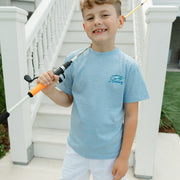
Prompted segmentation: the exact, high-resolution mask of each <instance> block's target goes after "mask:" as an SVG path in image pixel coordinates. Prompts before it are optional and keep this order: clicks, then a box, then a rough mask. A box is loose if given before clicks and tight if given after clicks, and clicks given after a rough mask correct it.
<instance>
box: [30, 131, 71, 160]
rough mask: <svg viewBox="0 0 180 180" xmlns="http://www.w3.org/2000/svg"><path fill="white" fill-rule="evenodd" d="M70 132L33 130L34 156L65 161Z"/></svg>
mask: <svg viewBox="0 0 180 180" xmlns="http://www.w3.org/2000/svg"><path fill="white" fill-rule="evenodd" d="M68 133H69V132H68V131H66V130H57V129H49V128H33V138H32V141H33V146H34V156H35V157H43V158H52V159H64V155H65V151H66V142H67V137H68Z"/></svg>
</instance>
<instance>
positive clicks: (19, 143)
mask: <svg viewBox="0 0 180 180" xmlns="http://www.w3.org/2000/svg"><path fill="white" fill-rule="evenodd" d="M26 21H27V12H26V11H24V10H22V9H19V8H16V7H0V43H1V53H2V63H3V75H4V86H5V95H6V105H7V109H10V108H11V107H12V106H14V105H15V104H16V103H17V102H18V101H19V100H21V99H22V98H23V97H24V96H26V94H27V92H28V85H27V83H26V82H25V81H24V78H23V77H24V75H25V74H26V73H27V60H26V59H27V58H26V50H25V48H26V47H25V23H26ZM8 125H9V137H10V146H11V150H10V151H11V156H12V161H13V162H14V163H17V164H27V163H28V162H29V161H30V160H31V159H32V157H33V150H32V149H33V148H32V141H31V139H32V122H31V119H30V102H29V101H26V102H25V103H24V104H23V105H21V106H19V107H18V108H17V109H16V110H15V111H13V112H12V113H11V115H10V117H9V118H8Z"/></svg>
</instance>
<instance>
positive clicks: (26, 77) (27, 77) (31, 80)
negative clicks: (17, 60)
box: [24, 74, 65, 83]
mask: <svg viewBox="0 0 180 180" xmlns="http://www.w3.org/2000/svg"><path fill="white" fill-rule="evenodd" d="M62 75H63V77H64V79H65V75H64V74H62ZM38 77H39V76H37V77H34V78H33V79H32V78H31V77H30V76H29V75H25V76H24V80H26V81H27V82H28V83H32V82H33V81H34V80H35V79H37V78H38ZM62 81H63V80H62V78H61V77H59V83H61V82H62Z"/></svg>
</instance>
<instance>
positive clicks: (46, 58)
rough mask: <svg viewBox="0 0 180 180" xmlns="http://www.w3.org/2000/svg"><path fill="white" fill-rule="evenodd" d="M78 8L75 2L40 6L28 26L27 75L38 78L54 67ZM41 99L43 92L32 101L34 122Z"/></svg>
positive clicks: (49, 1) (50, 0) (53, 0)
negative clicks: (75, 10) (73, 15)
mask: <svg viewBox="0 0 180 180" xmlns="http://www.w3.org/2000/svg"><path fill="white" fill-rule="evenodd" d="M75 5H76V1H73V0H66V1H65V0H44V1H42V2H41V3H40V4H39V6H38V8H37V10H36V11H35V12H34V13H33V15H32V17H31V18H30V19H29V21H28V22H27V24H26V25H25V33H26V52H27V66H28V75H30V76H32V77H35V76H38V75H39V74H41V73H42V72H45V71H46V70H48V69H52V68H53V66H54V64H55V62H56V60H57V56H58V52H59V49H60V48H61V45H62V42H63V39H64V36H65V33H66V31H67V27H68V25H69V22H70V19H71V16H72V13H73V11H74V9H75ZM35 85H36V82H34V83H32V84H31V86H30V88H32V87H34V86H35ZM41 97H42V95H41V93H40V94H39V95H38V98H34V99H32V121H33V120H34V119H35V117H36V113H37V110H38V107H39V104H40V102H41V101H40V99H41Z"/></svg>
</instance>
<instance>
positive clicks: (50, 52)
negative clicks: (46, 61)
mask: <svg viewBox="0 0 180 180" xmlns="http://www.w3.org/2000/svg"><path fill="white" fill-rule="evenodd" d="M47 48H48V54H49V56H50V57H52V37H51V18H50V15H49V16H48V19H47Z"/></svg>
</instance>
